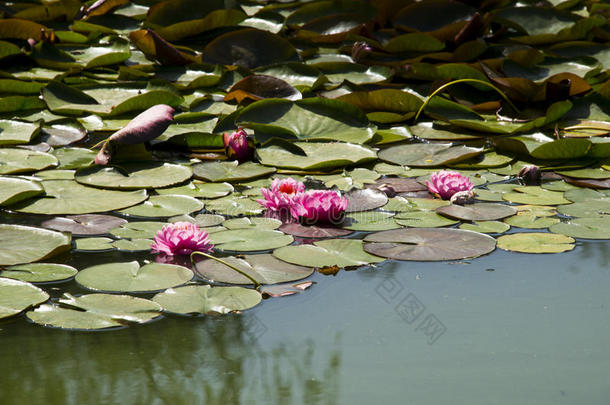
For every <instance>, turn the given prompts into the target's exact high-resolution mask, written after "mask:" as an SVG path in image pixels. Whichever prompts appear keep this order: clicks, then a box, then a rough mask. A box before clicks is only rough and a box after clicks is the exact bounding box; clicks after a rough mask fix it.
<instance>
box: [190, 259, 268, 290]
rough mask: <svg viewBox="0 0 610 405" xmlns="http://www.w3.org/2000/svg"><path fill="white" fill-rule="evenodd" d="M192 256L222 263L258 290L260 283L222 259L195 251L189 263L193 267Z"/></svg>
mask: <svg viewBox="0 0 610 405" xmlns="http://www.w3.org/2000/svg"><path fill="white" fill-rule="evenodd" d="M194 255H201V256H204V257H207V258H208V259H212V260H216V261H217V262H218V263H222V264H224V265H225V266H227V267H229V268H230V269H232V270H235V271H236V272H238V273H239V274H241V275H242V276H244V277H246V278H247V279H248V280H250V281H252V283H253V284H254V288H259V287H260V286H261V283H259V282H258V281H257V280H256V279H255V278H254V277H252V276H250V275H249V274H247V273H246V272H244V271H241V270H240V269H238V268H237V267H235V266H233V265H232V264H230V263H227V262H226V261H224V260H222V259H219V258H217V257H214V256H212V255H209V254H207V253H203V252H197V251H195V252H193V253H191V263H193V266H194V265H195V262H194V261H193V256H194Z"/></svg>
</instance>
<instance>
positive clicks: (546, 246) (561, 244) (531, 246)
mask: <svg viewBox="0 0 610 405" xmlns="http://www.w3.org/2000/svg"><path fill="white" fill-rule="evenodd" d="M498 247H499V248H500V249H504V250H510V251H513V252H522V253H561V252H565V251H568V250H572V249H574V239H572V238H570V237H569V236H565V235H557V234H553V233H539V232H527V233H512V234H510V235H502V236H500V237H499V238H498Z"/></svg>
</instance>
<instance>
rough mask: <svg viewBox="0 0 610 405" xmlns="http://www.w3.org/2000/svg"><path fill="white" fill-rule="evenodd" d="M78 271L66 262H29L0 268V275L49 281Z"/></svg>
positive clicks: (72, 274) (64, 277)
mask: <svg viewBox="0 0 610 405" xmlns="http://www.w3.org/2000/svg"><path fill="white" fill-rule="evenodd" d="M77 272H78V271H77V270H76V269H75V268H74V267H72V266H68V265H65V264H55V263H29V264H17V265H15V266H9V267H5V268H4V269H3V270H0V277H8V278H12V279H15V280H21V281H28V282H30V283H47V282H50V281H61V280H66V279H69V278H71V277H73V276H74V275H75V274H76V273H77Z"/></svg>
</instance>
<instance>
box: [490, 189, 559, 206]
mask: <svg viewBox="0 0 610 405" xmlns="http://www.w3.org/2000/svg"><path fill="white" fill-rule="evenodd" d="M513 190H514V192H512V193H505V194H503V195H502V199H503V200H505V201H510V202H512V203H517V204H532V205H560V204H569V203H570V201H569V200H566V199H565V198H563V193H562V192H559V191H551V190H546V189H544V188H542V187H539V186H523V187H514V188H513Z"/></svg>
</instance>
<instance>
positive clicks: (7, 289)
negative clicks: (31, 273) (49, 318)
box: [0, 277, 49, 319]
mask: <svg viewBox="0 0 610 405" xmlns="http://www.w3.org/2000/svg"><path fill="white" fill-rule="evenodd" d="M48 299H49V294H47V293H46V292H44V291H43V290H41V289H40V288H38V287H36V286H34V285H32V284H30V283H28V282H25V281H20V280H13V279H12V278H3V277H0V319H2V318H7V317H9V316H13V315H17V314H18V313H20V312H21V311H23V310H26V309H28V308H30V307H33V306H35V305H38V304H40V303H42V302H45V301H46V300H48Z"/></svg>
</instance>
